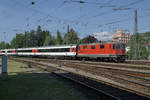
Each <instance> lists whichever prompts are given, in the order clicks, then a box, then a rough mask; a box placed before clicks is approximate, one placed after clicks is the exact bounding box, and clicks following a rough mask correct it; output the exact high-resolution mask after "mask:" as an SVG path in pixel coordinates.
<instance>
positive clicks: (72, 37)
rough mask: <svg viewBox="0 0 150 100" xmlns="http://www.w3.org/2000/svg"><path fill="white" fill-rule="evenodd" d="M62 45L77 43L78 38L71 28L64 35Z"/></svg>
mask: <svg viewBox="0 0 150 100" xmlns="http://www.w3.org/2000/svg"><path fill="white" fill-rule="evenodd" d="M63 43H64V44H77V43H79V38H78V34H77V32H75V31H74V29H72V28H71V29H70V30H69V31H68V33H66V34H65V36H64V40H63Z"/></svg>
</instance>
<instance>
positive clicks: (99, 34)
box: [93, 32, 112, 41]
mask: <svg viewBox="0 0 150 100" xmlns="http://www.w3.org/2000/svg"><path fill="white" fill-rule="evenodd" d="M93 35H94V37H95V38H97V39H98V40H99V41H100V40H101V41H108V40H112V35H111V34H109V33H108V32H95V33H93Z"/></svg>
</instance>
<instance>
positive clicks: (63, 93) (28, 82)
mask: <svg viewBox="0 0 150 100" xmlns="http://www.w3.org/2000/svg"><path fill="white" fill-rule="evenodd" d="M0 65H1V64H0ZM0 72H1V68H0ZM0 100H87V97H86V96H85V94H83V92H81V91H78V90H77V89H75V88H73V87H72V86H71V85H69V84H67V83H66V82H64V81H60V80H59V79H58V78H55V77H54V76H53V75H51V74H50V73H44V72H42V71H41V70H40V69H35V68H28V66H27V65H25V64H22V63H18V62H14V61H8V80H6V81H2V80H0Z"/></svg>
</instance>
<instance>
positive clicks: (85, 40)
mask: <svg viewBox="0 0 150 100" xmlns="http://www.w3.org/2000/svg"><path fill="white" fill-rule="evenodd" d="M96 42H98V40H97V39H96V38H95V37H94V36H91V35H89V36H87V37H85V38H83V39H81V40H80V43H96Z"/></svg>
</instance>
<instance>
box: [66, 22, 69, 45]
mask: <svg viewBox="0 0 150 100" xmlns="http://www.w3.org/2000/svg"><path fill="white" fill-rule="evenodd" d="M69 32H70V28H69V25H68V26H67V37H66V38H67V41H66V44H68V35H69Z"/></svg>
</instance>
